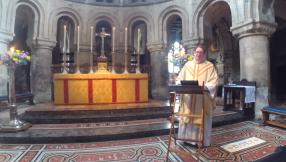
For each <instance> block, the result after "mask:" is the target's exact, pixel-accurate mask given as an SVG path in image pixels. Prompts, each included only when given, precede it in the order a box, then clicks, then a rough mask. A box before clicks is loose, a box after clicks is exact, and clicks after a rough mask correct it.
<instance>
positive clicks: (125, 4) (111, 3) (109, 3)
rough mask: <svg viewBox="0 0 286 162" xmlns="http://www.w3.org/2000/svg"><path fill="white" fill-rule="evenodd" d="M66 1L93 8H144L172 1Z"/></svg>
mask: <svg viewBox="0 0 286 162" xmlns="http://www.w3.org/2000/svg"><path fill="white" fill-rule="evenodd" d="M66 1H71V2H77V3H83V4H89V5H95V6H112V7H114V6H121V7H132V6H146V5H152V4H156V3H164V2H168V1H172V0H66Z"/></svg>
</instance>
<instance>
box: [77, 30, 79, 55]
mask: <svg viewBox="0 0 286 162" xmlns="http://www.w3.org/2000/svg"><path fill="white" fill-rule="evenodd" d="M77 51H79V26H77Z"/></svg>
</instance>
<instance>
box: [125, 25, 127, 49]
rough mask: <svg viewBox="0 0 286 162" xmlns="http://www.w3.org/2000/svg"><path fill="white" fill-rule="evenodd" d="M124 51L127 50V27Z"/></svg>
mask: <svg viewBox="0 0 286 162" xmlns="http://www.w3.org/2000/svg"><path fill="white" fill-rule="evenodd" d="M125 52H127V28H125Z"/></svg>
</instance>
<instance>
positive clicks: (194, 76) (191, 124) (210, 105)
mask: <svg viewBox="0 0 286 162" xmlns="http://www.w3.org/2000/svg"><path fill="white" fill-rule="evenodd" d="M177 79H178V80H198V82H199V85H202V84H203V82H204V83H205V86H206V87H207V88H208V90H209V92H210V93H207V94H206V95H205V97H204V98H205V102H204V108H205V109H204V112H205V113H204V128H203V139H204V143H203V146H210V144H211V131H212V110H213V109H215V94H216V85H217V84H218V80H217V79H218V76H217V73H216V70H215V68H214V66H213V64H212V63H211V62H209V61H206V60H204V61H202V62H200V63H197V62H195V61H189V62H187V63H186V64H185V66H184V67H183V68H182V70H181V71H180V74H179V76H178V77H177ZM202 107H203V105H202V95H194V94H183V95H180V113H181V114H201V110H202ZM200 122H201V119H200V118H189V117H181V118H180V122H179V134H178V136H179V138H184V139H193V140H199V127H198V126H199V124H200ZM191 143H192V144H195V142H191Z"/></svg>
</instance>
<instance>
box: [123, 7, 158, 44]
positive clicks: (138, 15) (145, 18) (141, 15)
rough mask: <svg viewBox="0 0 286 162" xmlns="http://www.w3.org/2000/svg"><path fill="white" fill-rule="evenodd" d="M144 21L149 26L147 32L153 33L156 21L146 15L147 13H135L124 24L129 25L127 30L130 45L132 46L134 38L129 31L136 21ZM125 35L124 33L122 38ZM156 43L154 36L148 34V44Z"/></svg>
mask: <svg viewBox="0 0 286 162" xmlns="http://www.w3.org/2000/svg"><path fill="white" fill-rule="evenodd" d="M140 20H141V21H143V22H145V23H146V25H147V32H148V33H152V28H154V19H153V17H152V16H151V15H150V14H148V13H146V12H137V13H134V14H132V15H131V16H129V17H128V18H127V19H126V20H125V22H124V24H126V25H127V28H128V39H127V40H128V44H132V43H131V40H132V39H131V37H132V31H131V30H129V29H132V26H133V24H134V23H136V21H140ZM124 29H125V27H123V30H124ZM123 35H124V32H123V34H122V36H123ZM152 41H154V36H153V35H152V34H148V38H147V43H148V42H152Z"/></svg>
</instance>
